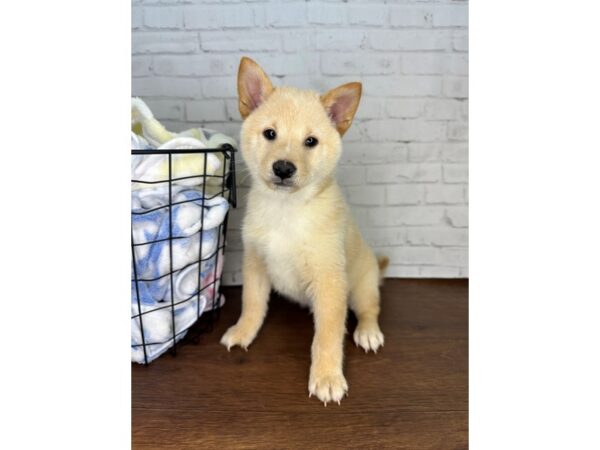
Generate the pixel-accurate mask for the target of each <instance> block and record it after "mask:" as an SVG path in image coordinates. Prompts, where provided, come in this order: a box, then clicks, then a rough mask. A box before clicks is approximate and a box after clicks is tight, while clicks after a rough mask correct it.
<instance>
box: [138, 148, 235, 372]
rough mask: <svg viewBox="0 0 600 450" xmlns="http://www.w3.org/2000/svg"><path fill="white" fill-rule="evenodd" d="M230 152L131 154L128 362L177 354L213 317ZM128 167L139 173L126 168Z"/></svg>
mask: <svg viewBox="0 0 600 450" xmlns="http://www.w3.org/2000/svg"><path fill="white" fill-rule="evenodd" d="M235 152H236V149H235V148H233V146H231V145H230V144H223V145H222V146H221V147H220V148H214V149H185V150H183V149H176V150H154V149H147V150H132V151H131V155H132V180H131V183H132V184H131V188H132V211H131V255H132V279H131V299H132V301H131V312H132V314H131V320H132V325H131V326H132V340H131V349H132V361H134V362H138V363H143V364H148V363H150V362H151V361H153V360H154V359H156V358H157V357H158V356H160V355H161V354H163V353H165V352H166V351H167V350H168V349H171V352H172V354H176V352H177V347H178V344H179V345H180V344H181V343H183V342H188V341H191V342H197V340H198V337H199V336H200V334H202V333H204V332H206V331H210V330H212V327H213V323H214V321H215V320H216V319H217V318H218V315H219V311H220V310H219V308H220V307H221V306H222V304H223V302H224V296H223V294H222V293H221V275H222V268H223V262H224V251H225V241H226V237H227V220H228V216H229V207H230V206H231V207H235V206H236V190H235ZM134 163H135V166H136V167H138V168H141V169H143V170H140V171H137V172H135V171H133V167H134ZM139 173H144V174H148V173H152V176H138V175H139ZM157 175H160V176H157ZM186 335H187V337H186ZM184 337H186V339H185V341H182V339H183V338H184Z"/></svg>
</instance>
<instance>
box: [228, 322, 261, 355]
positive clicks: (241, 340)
mask: <svg viewBox="0 0 600 450" xmlns="http://www.w3.org/2000/svg"><path fill="white" fill-rule="evenodd" d="M254 337H255V334H254V333H252V332H250V331H249V330H248V329H247V328H245V327H244V326H242V325H240V324H239V323H238V324H236V325H234V326H232V327H231V328H229V330H227V331H226V332H225V334H224V335H223V337H222V338H221V344H223V345H224V346H225V347H227V351H229V350H230V349H231V347H235V346H236V345H237V346H239V347H242V348H243V349H244V350H246V351H248V346H249V345H250V344H251V343H252V341H253V340H254Z"/></svg>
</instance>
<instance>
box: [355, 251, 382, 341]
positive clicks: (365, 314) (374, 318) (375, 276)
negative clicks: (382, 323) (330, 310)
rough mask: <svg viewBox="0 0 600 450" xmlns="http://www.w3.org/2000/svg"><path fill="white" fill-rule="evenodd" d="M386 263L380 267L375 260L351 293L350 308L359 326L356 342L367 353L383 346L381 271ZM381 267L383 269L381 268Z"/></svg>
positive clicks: (356, 282)
mask: <svg viewBox="0 0 600 450" xmlns="http://www.w3.org/2000/svg"><path fill="white" fill-rule="evenodd" d="M385 265H386V261H385V260H382V262H381V263H380V264H379V265H378V263H377V261H376V260H375V258H373V261H372V263H371V264H369V268H368V270H366V271H365V272H364V273H362V274H361V276H360V278H359V279H358V280H357V281H355V283H354V285H353V286H352V287H351V291H350V308H351V309H352V311H354V314H356V318H357V319H358V325H357V326H356V330H355V331H354V336H353V337H354V342H355V343H356V345H359V346H361V347H362V348H363V349H364V350H365V352H368V351H369V350H373V351H374V352H377V349H378V348H379V347H381V346H383V341H384V338H383V333H382V332H381V330H380V329H379V323H378V317H379V310H380V307H379V302H380V298H379V281H380V270H382V269H383V268H384V266H385ZM380 266H381V267H380Z"/></svg>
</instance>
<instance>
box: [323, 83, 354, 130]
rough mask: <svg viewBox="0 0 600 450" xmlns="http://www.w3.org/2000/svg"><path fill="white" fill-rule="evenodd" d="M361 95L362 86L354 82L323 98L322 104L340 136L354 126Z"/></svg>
mask: <svg viewBox="0 0 600 450" xmlns="http://www.w3.org/2000/svg"><path fill="white" fill-rule="evenodd" d="M361 93H362V84H360V83H357V82H354V83H348V84H343V85H341V86H338V87H336V88H335V89H332V90H330V91H329V92H327V93H326V94H324V95H322V96H321V103H322V104H323V106H324V107H325V111H327V114H329V118H330V119H331V120H332V122H333V124H334V125H335V128H336V129H337V130H338V132H339V133H340V136H343V135H344V133H345V132H346V131H347V130H348V128H350V125H352V119H353V118H354V114H355V113H356V109H357V108H358V102H359V101H360V95H361Z"/></svg>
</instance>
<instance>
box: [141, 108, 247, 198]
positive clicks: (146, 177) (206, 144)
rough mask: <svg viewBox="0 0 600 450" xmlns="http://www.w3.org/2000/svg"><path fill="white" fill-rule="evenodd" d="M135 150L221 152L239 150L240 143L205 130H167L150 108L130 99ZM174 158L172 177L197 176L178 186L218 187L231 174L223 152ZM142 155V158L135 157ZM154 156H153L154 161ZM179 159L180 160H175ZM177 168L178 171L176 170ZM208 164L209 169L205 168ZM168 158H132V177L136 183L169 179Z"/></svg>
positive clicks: (160, 156)
mask: <svg viewBox="0 0 600 450" xmlns="http://www.w3.org/2000/svg"><path fill="white" fill-rule="evenodd" d="M131 125H132V139H131V148H132V149H136V150H138V149H141V150H148V149H171V150H173V149H202V148H207V149H219V148H222V147H223V145H225V144H228V145H230V146H232V147H233V148H237V147H238V145H237V142H236V140H235V139H233V138H232V137H230V136H227V135H225V134H222V133H218V132H216V131H214V130H209V129H205V128H190V129H188V130H185V131H182V132H181V133H174V132H171V131H168V130H167V129H166V128H165V127H164V126H163V125H162V124H161V123H160V122H159V121H158V120H156V119H155V118H154V115H153V114H152V111H150V108H148V106H147V105H146V103H144V101H143V100H142V99H140V98H137V97H134V98H132V99H131ZM206 155H207V156H206V164H204V161H205V160H204V154H203V153H200V154H198V153H196V154H185V155H181V154H179V155H173V156H172V157H171V158H172V160H171V164H172V167H171V178H182V177H192V176H197V178H189V179H187V180H179V181H176V182H175V183H178V184H181V185H187V186H192V185H198V184H203V183H204V179H206V180H207V181H206V184H209V185H213V186H217V185H221V184H222V182H223V177H224V176H226V175H227V173H228V171H229V164H227V163H226V161H225V160H224V153H222V152H211V153H207V154H206ZM136 156H140V155H136ZM151 156H153V157H152V158H151ZM176 160H177V161H176ZM175 165H177V168H175ZM204 165H206V167H204ZM168 174H169V170H168V156H167V155H148V156H141V157H139V158H136V157H133V158H132V178H133V179H134V180H140V181H147V182H156V181H164V180H168V178H169V177H168ZM143 187H145V186H144V185H143V184H142V183H132V189H142V188H143Z"/></svg>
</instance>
